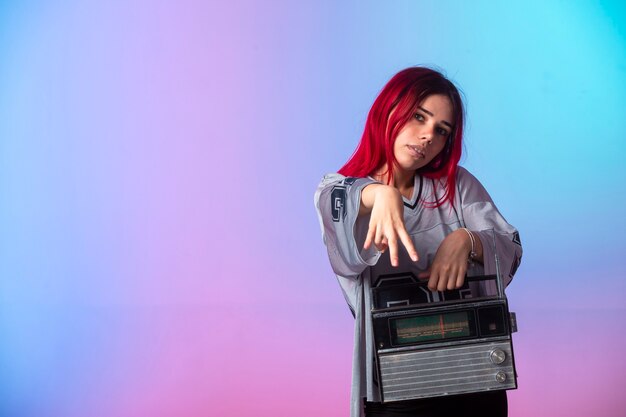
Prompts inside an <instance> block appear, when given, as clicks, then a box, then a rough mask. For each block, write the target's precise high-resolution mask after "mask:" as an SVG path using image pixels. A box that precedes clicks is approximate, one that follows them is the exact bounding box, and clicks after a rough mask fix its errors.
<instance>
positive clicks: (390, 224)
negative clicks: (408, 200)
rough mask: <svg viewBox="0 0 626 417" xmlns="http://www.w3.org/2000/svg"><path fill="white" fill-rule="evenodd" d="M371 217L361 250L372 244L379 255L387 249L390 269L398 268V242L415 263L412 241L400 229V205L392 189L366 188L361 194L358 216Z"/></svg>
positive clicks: (402, 212)
mask: <svg viewBox="0 0 626 417" xmlns="http://www.w3.org/2000/svg"><path fill="white" fill-rule="evenodd" d="M366 213H371V215H370V222H369V228H368V230H367V237H366V239H365V244H364V245H363V248H364V249H369V248H370V246H371V245H372V243H373V244H374V246H376V249H378V250H379V251H381V252H384V251H385V250H387V248H388V249H389V259H390V261H391V265H393V266H398V244H399V242H398V241H400V242H401V243H402V244H403V245H404V247H405V248H406V250H407V252H408V254H409V256H410V257H411V259H412V260H413V261H414V262H417V260H418V259H419V257H418V255H417V251H416V250H415V247H414V246H413V241H412V240H411V238H410V237H409V234H408V233H407V231H406V228H405V227H404V204H403V202H402V195H401V194H400V191H398V190H397V189H396V188H394V187H391V186H388V185H382V184H370V185H368V186H367V187H365V188H364V189H363V191H362V192H361V209H360V210H359V215H362V214H366Z"/></svg>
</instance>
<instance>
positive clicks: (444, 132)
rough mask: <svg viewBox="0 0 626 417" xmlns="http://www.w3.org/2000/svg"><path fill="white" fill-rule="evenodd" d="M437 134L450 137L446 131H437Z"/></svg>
mask: <svg viewBox="0 0 626 417" xmlns="http://www.w3.org/2000/svg"><path fill="white" fill-rule="evenodd" d="M437 133H439V134H440V135H441V136H448V134H449V133H448V131H447V130H446V129H441V128H439V129H437Z"/></svg>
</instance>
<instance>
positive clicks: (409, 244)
mask: <svg viewBox="0 0 626 417" xmlns="http://www.w3.org/2000/svg"><path fill="white" fill-rule="evenodd" d="M398 236H399V237H400V240H401V241H402V244H403V245H404V247H405V248H406V250H407V252H409V256H410V257H411V260H412V261H413V262H417V261H418V260H419V256H418V255H417V250H415V246H413V241H412V240H411V237H410V236H409V234H408V233H407V231H406V229H405V228H404V225H403V226H402V227H401V228H399V229H398Z"/></svg>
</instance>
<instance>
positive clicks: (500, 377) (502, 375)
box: [496, 371, 506, 383]
mask: <svg viewBox="0 0 626 417" xmlns="http://www.w3.org/2000/svg"><path fill="white" fill-rule="evenodd" d="M496 381H498V382H499V383H503V382H504V381H506V374H505V373H504V372H502V371H500V372H498V373H497V374H496Z"/></svg>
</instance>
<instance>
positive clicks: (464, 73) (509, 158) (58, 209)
mask: <svg viewBox="0 0 626 417" xmlns="http://www.w3.org/2000/svg"><path fill="white" fill-rule="evenodd" d="M625 51H626V9H625V8H624V6H623V5H622V4H621V2H619V1H605V2H602V5H596V4H594V3H592V2H589V3H584V4H583V3H582V2H574V3H570V2H560V1H553V2H543V1H524V2H517V1H516V2H506V3H496V2H489V1H477V2H461V1H394V2H391V3H389V2H373V1H365V2H356V1H348V2H332V1H315V2H313V1H303V2H287V1H269V2H253V1H234V2H223V4H221V3H220V2H208V3H207V2H199V1H198V2H193V1H182V2H176V3H174V2H148V1H126V2H122V1H112V2H106V3H103V2H79V1H59V2H47V1H27V2H3V3H2V4H0V114H1V115H2V116H1V117H0V146H1V147H0V158H1V160H0V190H1V194H0V196H1V198H0V229H1V230H2V233H1V234H0V297H1V298H0V335H1V336H0V375H1V376H0V415H1V416H10V417H73V416H76V417H78V416H93V417H98V416H107V417H139V416H151V417H169V416H177V417H180V416H185V417H200V416H296V415H297V416H320V415H323V416H329V417H330V416H345V415H347V414H348V408H349V404H348V401H349V388H350V366H351V354H352V317H351V315H350V313H349V311H348V308H347V306H346V305H345V302H344V300H343V297H342V295H341V293H340V290H339V287H338V285H337V283H336V281H335V278H334V276H333V274H332V271H331V269H330V266H329V264H328V260H327V256H326V253H325V249H324V247H323V245H322V241H321V239H320V230H319V225H318V224H317V219H316V215H315V212H314V209H313V192H314V189H315V187H316V185H317V183H318V181H319V180H320V179H321V177H322V175H323V174H324V173H326V172H331V171H335V170H337V169H338V168H339V167H340V166H341V165H342V163H343V162H345V160H346V159H347V158H348V157H349V155H350V154H351V153H352V151H353V150H354V147H355V146H356V144H357V142H358V139H359V137H360V134H361V131H362V128H363V124H364V120H365V117H366V114H367V111H368V109H369V106H370V105H371V103H372V101H373V99H374V97H375V96H376V94H377V92H378V91H379V90H380V88H382V86H383V85H384V83H385V82H386V81H387V80H388V79H389V78H390V77H391V76H392V75H393V74H394V73H396V72H397V71H398V70H400V69H402V68H404V67H407V66H410V65H417V64H427V65H437V66H439V67H440V68H442V69H443V70H444V71H445V72H446V73H447V74H448V75H449V76H450V77H451V78H452V79H453V80H454V81H455V82H456V83H457V84H458V85H460V86H461V88H462V89H463V91H464V93H465V95H466V97H467V110H468V120H469V122H468V131H467V136H466V151H467V152H466V154H465V157H464V159H463V160H462V162H463V165H464V166H466V167H467V168H468V169H469V170H470V171H471V172H472V173H474V174H475V175H476V176H477V177H478V178H479V179H480V180H481V181H482V182H483V184H484V185H485V186H486V188H487V189H488V190H489V192H490V193H491V195H492V197H493V199H494V200H495V201H496V203H497V204H498V207H499V208H500V209H501V211H502V212H503V214H504V215H505V216H506V218H507V220H509V221H510V222H511V223H512V224H514V225H515V226H517V227H518V228H519V230H520V232H521V236H522V242H523V243H524V249H525V253H524V260H523V262H522V266H521V267H520V269H519V271H518V274H517V276H516V278H515V280H514V281H513V283H512V285H511V286H510V287H509V291H508V295H509V300H510V303H511V306H512V309H513V310H514V311H516V312H517V317H518V322H519V328H520V331H519V333H517V334H516V335H515V338H514V342H515V354H516V360H517V365H518V373H519V380H518V383H519V389H518V390H516V391H513V392H510V393H509V403H510V415H511V416H512V417H516V416H555V415H567V416H570V417H578V416H581V417H582V416H587V415H594V416H609V417H613V416H620V415H623V413H624V412H623V410H624V408H625V407H626V399H625V398H624V396H623V395H622V394H621V390H619V391H618V389H620V388H621V386H623V379H624V376H626V364H625V361H624V355H623V352H624V351H626V336H624V335H625V334H626V332H625V331H626V324H625V319H626V314H625V313H626V311H625V306H624V297H625V295H626V284H625V282H626V267H625V263H624V255H623V253H624V252H625V250H626V244H625V243H624V232H625V231H626V220H625V216H624V209H625V208H626V192H625V191H626V190H625V184H626V168H625V165H624V163H623V154H624V151H626V141H624V137H626V121H625V119H624V116H623V114H624V109H625V108H626V52H625Z"/></svg>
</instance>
